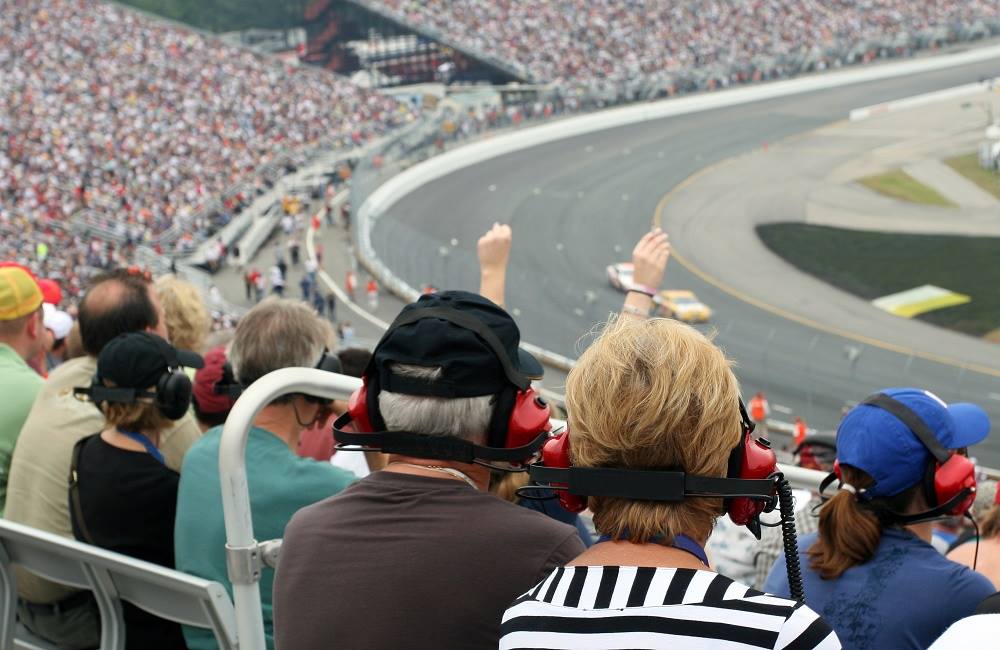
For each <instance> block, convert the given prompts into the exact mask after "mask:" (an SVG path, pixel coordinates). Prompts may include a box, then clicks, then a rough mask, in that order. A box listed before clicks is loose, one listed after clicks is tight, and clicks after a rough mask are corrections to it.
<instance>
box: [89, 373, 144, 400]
mask: <svg viewBox="0 0 1000 650" xmlns="http://www.w3.org/2000/svg"><path fill="white" fill-rule="evenodd" d="M94 379H95V380H96V379H97V377H95V378H94ZM73 396H74V397H87V398H89V399H90V401H91V402H94V403H95V404H99V403H101V402H109V403H111V404H133V403H135V402H137V401H138V400H140V399H155V398H156V393H154V392H152V391H148V390H140V389H136V388H122V387H120V386H115V387H109V386H104V385H101V384H98V383H92V384H91V385H90V386H77V387H75V388H74V389H73Z"/></svg>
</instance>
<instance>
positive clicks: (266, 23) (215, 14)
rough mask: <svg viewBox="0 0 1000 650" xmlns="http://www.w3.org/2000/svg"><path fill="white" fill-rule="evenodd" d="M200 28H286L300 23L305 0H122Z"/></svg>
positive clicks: (217, 29)
mask: <svg viewBox="0 0 1000 650" xmlns="http://www.w3.org/2000/svg"><path fill="white" fill-rule="evenodd" d="M122 1H123V2H124V3H125V4H128V5H131V6H133V7H136V8H138V9H143V10H145V11H148V12H150V13H154V14H159V15H161V16H164V17H166V18H171V19H173V20H177V21H180V22H183V23H187V24H189V25H192V26H194V27H197V28H199V29H205V30H208V31H212V32H229V31H234V30H240V29H248V28H251V27H256V28H261V29H285V28H289V27H297V26H299V25H301V24H302V15H303V12H304V11H305V8H306V5H307V4H308V0H122Z"/></svg>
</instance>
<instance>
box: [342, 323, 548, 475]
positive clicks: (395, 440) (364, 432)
mask: <svg viewBox="0 0 1000 650" xmlns="http://www.w3.org/2000/svg"><path fill="white" fill-rule="evenodd" d="M423 318H440V319H443V320H447V321H449V322H451V323H453V324H456V325H459V326H461V327H464V328H465V329H469V330H472V331H474V332H476V333H477V334H479V335H480V339H481V340H482V341H483V342H485V343H486V344H487V346H488V347H489V348H490V349H491V350H492V351H493V354H494V355H495V356H496V358H497V360H498V361H500V364H501V365H502V366H503V368H504V370H505V374H506V377H507V379H508V382H509V383H508V384H507V385H506V386H505V387H504V388H503V389H502V390H501V391H500V392H499V393H498V394H497V395H496V396H495V402H494V404H493V415H492V416H491V419H490V424H489V428H488V431H487V439H486V444H485V445H477V444H474V443H471V442H469V441H466V440H460V439H458V438H454V437H450V436H429V435H425V434H420V433H413V432H409V431H386V430H385V429H386V426H385V421H384V420H383V419H382V413H381V412H380V411H379V404H378V395H379V393H380V392H381V388H380V386H379V372H378V370H377V369H376V368H375V355H377V354H378V349H379V346H376V348H375V353H374V354H373V355H372V361H371V362H370V363H369V366H368V368H366V369H365V374H364V376H363V377H362V381H363V383H362V385H361V388H359V389H358V390H356V391H355V392H354V394H352V395H351V397H350V399H349V400H348V409H347V412H346V413H345V414H344V415H342V416H340V417H339V418H337V420H336V421H335V422H334V424H333V435H334V439H335V440H336V441H337V448H338V449H344V448H346V449H352V450H355V451H358V450H360V451H381V452H383V453H397V454H405V455H408V456H415V457H417V458H432V459H437V460H456V461H461V462H466V463H473V462H479V463H482V464H490V463H506V464H508V465H511V466H514V467H520V466H522V465H524V464H525V463H526V462H528V461H530V460H532V459H533V458H535V456H537V454H538V452H539V450H540V449H541V448H542V445H543V444H544V443H545V441H546V439H547V438H548V434H549V431H551V430H552V424H551V422H550V421H549V417H550V411H549V405H548V404H546V403H545V400H544V399H542V397H541V396H540V395H538V394H537V393H536V392H535V391H534V389H533V388H532V387H531V381H530V380H529V379H528V378H527V377H524V376H523V375H521V374H520V373H519V372H516V371H515V370H513V364H512V363H511V361H510V359H509V357H508V355H507V352H506V350H505V349H504V348H503V346H502V345H500V344H499V342H498V341H496V340H495V339H496V337H495V335H493V334H492V333H491V332H490V331H488V328H487V326H486V325H484V324H483V323H481V322H479V321H476V320H475V319H470V318H467V317H465V316H464V315H461V314H455V313H452V312H451V311H449V310H443V309H423V310H418V311H413V312H409V313H403V314H401V315H400V316H399V317H398V318H397V319H396V321H395V322H394V323H393V324H392V325H391V326H390V328H389V330H388V331H387V332H386V336H388V334H389V332H391V331H392V330H393V329H394V328H397V327H401V326H402V325H406V324H408V323H411V322H414V321H416V320H420V319H423ZM383 340H384V339H383ZM380 344H381V342H380ZM407 383H408V382H407ZM416 394H420V393H419V391H417V392H416Z"/></svg>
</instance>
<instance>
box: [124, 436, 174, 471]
mask: <svg viewBox="0 0 1000 650" xmlns="http://www.w3.org/2000/svg"><path fill="white" fill-rule="evenodd" d="M118 433H120V434H122V435H124V436H128V437H129V438H131V439H132V440H135V441H136V442H138V443H139V444H140V445H142V446H143V447H145V448H146V451H147V452H149V455H150V456H152V457H153V458H155V459H156V460H158V461H160V464H161V465H166V464H167V461H166V460H164V458H163V454H161V453H160V450H159V449H157V448H156V445H154V444H153V441H152V440H150V439H149V438H147V437H146V436H144V435H142V434H141V433H139V432H138V431H125V430H124V429H118Z"/></svg>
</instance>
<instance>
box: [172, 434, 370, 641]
mask: <svg viewBox="0 0 1000 650" xmlns="http://www.w3.org/2000/svg"><path fill="white" fill-rule="evenodd" d="M221 439H222V427H215V428H214V429H211V430H209V431H208V432H206V433H205V435H204V436H203V437H202V438H201V440H199V441H198V442H196V443H195V444H194V445H192V446H191V449H189V450H188V452H187V454H186V455H185V456H184V464H183V465H182V466H181V482H180V486H179V488H178V490H177V521H176V525H175V526H174V555H175V563H176V565H177V568H178V569H179V570H181V571H184V572H185V573H190V574H191V575H195V576H199V577H201V578H206V579H208V580H215V581H217V582H220V583H222V584H223V585H224V586H225V587H226V589H227V590H228V591H229V595H230V596H232V594H233V585H232V583H231V582H229V574H228V573H227V571H226V551H225V546H226V527H225V523H224V521H223V515H222V488H221V487H220V484H219V442H220V441H221ZM246 467H247V484H248V486H249V490H250V514H251V517H252V518H253V532H254V538H255V539H257V540H259V541H264V540H268V539H280V538H282V537H284V535H285V525H286V524H288V522H289V520H290V519H291V518H292V515H294V514H295V513H296V511H298V510H299V509H300V508H303V507H305V506H308V505H312V504H313V503H316V502H318V501H322V500H323V499H325V498H327V497H329V496H332V495H334V494H336V493H338V492H340V491H341V490H343V489H344V488H346V487H347V486H348V485H350V484H351V483H352V482H354V481H355V480H357V477H355V476H354V474H351V473H350V472H348V471H346V470H342V469H340V468H338V467H334V466H333V465H330V464H329V463H321V462H318V461H315V460H313V459H311V458H301V457H299V456H297V455H296V454H295V453H294V452H293V451H292V450H291V449H289V447H288V445H287V444H285V442H284V441H283V440H281V439H280V438H278V437H277V436H275V435H274V434H272V433H270V432H269V431H266V430H264V429H259V428H257V427H253V428H252V429H250V435H249V437H248V439H247V451H246ZM273 585H274V570H273V569H270V568H265V569H264V570H263V571H262V573H261V580H260V600H261V605H262V606H263V610H264V631H265V634H266V638H267V647H268V648H274V633H273V629H272V627H273V626H272V621H273V616H272V613H271V591H272V589H273ZM184 638H185V639H186V640H187V644H188V647H189V648H191V649H192V650H199V649H201V650H208V649H212V648H218V645H217V644H216V642H215V636H214V635H213V634H212V632H211V630H205V629H200V628H193V627H185V628H184Z"/></svg>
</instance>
